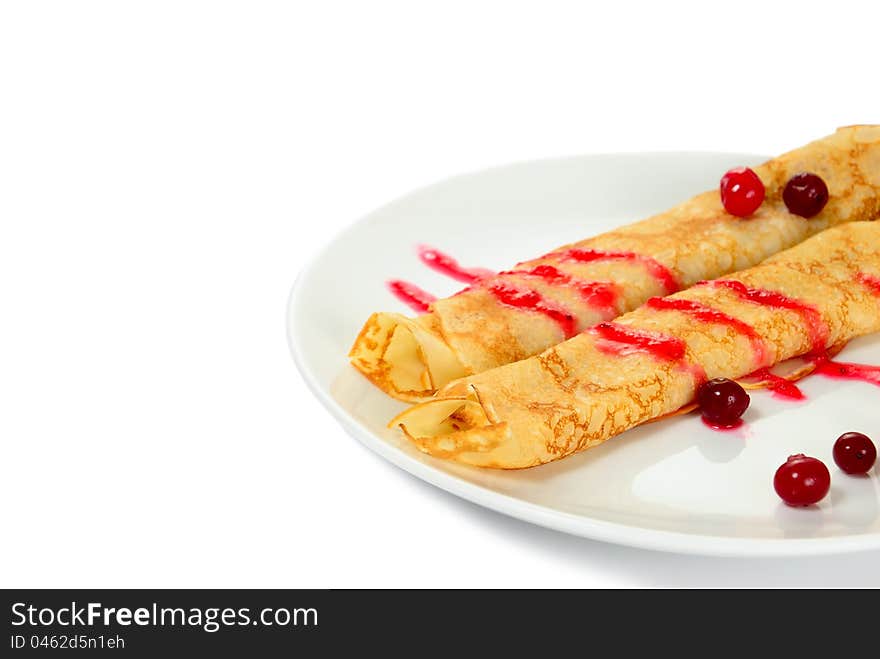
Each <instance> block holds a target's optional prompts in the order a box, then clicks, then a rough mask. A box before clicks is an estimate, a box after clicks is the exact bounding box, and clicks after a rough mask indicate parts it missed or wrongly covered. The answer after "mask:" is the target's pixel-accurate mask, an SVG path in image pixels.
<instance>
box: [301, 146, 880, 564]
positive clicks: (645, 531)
mask: <svg viewBox="0 0 880 659" xmlns="http://www.w3.org/2000/svg"><path fill="white" fill-rule="evenodd" d="M645 156H654V157H657V156H665V157H685V158H686V157H689V156H721V157H736V158H741V159H744V160H746V159H750V160H758V159H762V158H768V156H766V155H762V154H749V153H739V152H733V151H714V150H683V151H678V150H670V151H666V150H657V151H616V152H601V153H584V154H580V155H570V156H561V157H548V158H538V159H532V160H520V161H515V162H511V163H508V164H502V165H495V166H492V167H486V168H481V169H475V170H473V171H468V172H464V173H460V174H456V175H453V176H449V177H446V178H443V179H440V180H437V181H435V182H433V183H430V184H427V185H424V186H421V187H418V188H415V189H413V190H411V191H410V192H408V193H406V194H403V195H400V196H397V197H395V198H393V199H392V200H391V201H389V202H387V203H385V204H383V205H381V206H379V207H377V208H375V209H374V210H371V211H369V212H368V213H366V214H364V215H362V216H360V217H359V218H358V219H356V220H354V221H353V222H350V223H348V224H347V225H346V226H344V227H342V228H341V229H340V230H338V231H337V232H336V233H335V234H334V235H333V236H332V237H331V238H330V239H329V240H328V241H327V242H325V243H324V244H323V245H322V246H321V247H320V248H319V249H318V250H317V251H316V253H315V254H314V255H313V256H312V257H311V258H309V259H307V260H306V262H305V263H304V265H303V266H302V268H301V269H300V271H299V273H298V274H297V277H296V279H295V280H294V283H293V285H292V286H291V289H290V293H289V295H288V299H287V304H286V320H285V326H286V332H285V334H286V337H287V344H288V348H289V350H290V354H291V356H292V358H293V361H294V364H295V365H296V367H297V370H298V371H299V372H300V375H301V376H302V378H303V380H304V381H305V383H306V386H307V387H308V389H309V390H310V391H311V392H312V394H313V395H314V396H315V397H316V398H317V399H318V401H320V402H321V404H322V405H323V406H324V408H325V409H326V410H327V411H328V412H330V414H331V416H333V417H334V419H335V420H336V421H337V422H338V423H339V424H340V426H341V427H342V428H343V430H345V431H346V433H347V434H348V435H350V436H352V437H353V438H354V439H356V440H357V441H358V442H360V443H361V444H363V445H364V446H366V447H367V448H368V449H370V450H371V451H373V452H374V453H376V454H377V455H379V456H380V457H382V458H384V459H385V460H387V461H388V462H390V463H391V464H393V465H394V466H396V467H398V468H400V469H402V470H403V471H405V472H407V473H409V474H411V475H413V476H415V477H416V478H419V479H421V480H423V481H425V482H427V483H430V484H431V485H433V486H435V487H438V488H440V489H441V490H444V491H446V492H448V493H450V494H452V495H455V496H457V497H460V498H462V499H465V500H466V501H470V502H471V503H474V504H476V505H479V506H481V507H483V508H487V509H489V510H492V511H494V512H497V513H501V514H504V515H507V516H510V517H513V518H516V519H519V520H522V521H525V522H529V523H531V524H535V525H537V526H541V527H544V528H549V529H552V530H555V531H559V532H562V533H567V534H570V535H574V536H578V537H582V538H586V539H590V540H597V541H600V542H606V543H611V544H616V545H623V546H627V547H635V548H638V549H648V550H654V551H664V552H669V553H676V554H686V555H694V556H717V557H726V558H759V557H785V556H820V555H828V554H842V553H852V552H860V551H870V550H874V549H880V533H876V532H871V533H864V534H857V535H846V536H837V537H825V538H736V537H730V536H720V535H718V536H715V535H705V534H696V533H683V532H679V531H665V530H661V529H651V528H645V527H641V526H637V525H630V524H622V523H618V522H610V521H606V520H600V519H595V518H592V517H587V516H583V515H576V514H574V513H569V512H565V511H561V510H553V509H551V508H547V507H545V506H541V505H539V504H536V503H532V502H529V501H524V500H522V499H518V498H517V497H513V496H510V495H507V494H503V493H501V492H497V491H495V490H493V489H491V488H488V487H484V486H481V485H477V484H475V483H470V482H468V481H465V480H463V479H460V478H457V477H455V476H453V475H452V474H448V473H445V472H443V471H441V470H439V469H435V468H434V467H432V466H430V465H428V464H426V463H423V462H420V461H419V460H416V459H415V458H414V457H412V456H409V455H407V454H406V453H404V452H403V451H400V450H398V449H397V448H395V447H394V446H392V445H390V444H388V443H386V442H384V441H382V440H381V439H379V438H378V437H375V436H374V435H373V434H372V433H371V432H370V431H368V430H367V429H366V428H363V427H362V426H360V424H359V423H358V422H357V420H355V419H353V418H352V417H351V416H350V415H349V414H348V412H347V411H346V410H345V409H344V408H343V407H342V406H341V405H340V404H339V403H337V402H336V401H335V400H333V398H332V397H331V396H330V395H329V394H328V393H327V392H326V391H325V390H324V388H323V387H322V385H321V384H320V382H319V381H318V377H317V375H316V374H315V373H313V372H312V371H311V369H310V368H309V367H308V362H307V360H306V359H305V357H304V354H303V347H302V343H303V341H302V338H301V337H300V336H299V334H298V332H297V328H296V322H295V319H296V317H297V313H296V312H297V309H298V308H300V306H301V305H302V304H303V302H302V299H303V290H304V287H305V284H304V282H305V281H306V279H307V278H308V274H309V273H310V272H311V271H312V269H313V268H314V267H315V266H316V265H317V264H318V263H319V262H320V261H321V260H322V259H323V257H324V256H325V254H326V253H327V252H328V251H329V250H330V248H331V247H332V246H333V245H334V244H336V243H337V242H338V241H339V240H341V239H342V238H344V237H345V235H346V234H347V233H348V232H350V231H352V230H353V229H354V228H355V227H358V226H360V225H362V224H366V223H368V222H370V221H372V220H373V218H375V217H377V216H379V215H380V213H381V212H382V211H383V210H385V209H386V208H388V207H390V206H392V205H393V204H396V203H398V202H401V201H403V200H405V199H407V198H409V197H412V196H414V195H418V194H422V193H424V192H427V191H429V190H430V189H431V188H434V187H439V186H441V185H446V184H448V183H450V182H452V181H454V180H456V179H461V178H468V177H472V176H479V175H481V174H485V173H489V172H495V171H497V170H502V169H507V168H514V167H517V166H522V165H532V164H539V163H549V162H558V161H565V160H582V159H602V158H608V157H633V158H638V157H645Z"/></svg>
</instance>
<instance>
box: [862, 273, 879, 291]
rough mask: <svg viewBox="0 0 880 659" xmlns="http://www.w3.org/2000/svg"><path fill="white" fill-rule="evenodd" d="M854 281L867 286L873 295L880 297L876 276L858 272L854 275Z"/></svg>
mask: <svg viewBox="0 0 880 659" xmlns="http://www.w3.org/2000/svg"><path fill="white" fill-rule="evenodd" d="M856 279H858V280H859V282H860V283H862V284H864V285H865V286H867V287H868V288H869V289H870V290H871V292H872V293H873V294H874V295H877V296H880V277H878V276H877V275H869V274H868V273H866V272H860V273H859V274H857V275H856Z"/></svg>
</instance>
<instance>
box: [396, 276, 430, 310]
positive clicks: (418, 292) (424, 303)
mask: <svg viewBox="0 0 880 659" xmlns="http://www.w3.org/2000/svg"><path fill="white" fill-rule="evenodd" d="M387 286H388V290H389V291H391V293H392V295H394V297H396V298H397V299H398V300H400V301H401V302H403V303H404V304H405V305H407V306H408V307H409V308H410V309H412V310H413V311H415V312H417V313H425V312H426V311H428V309H429V308H430V306H431V303H432V302H434V301H435V300H436V299H437V298H436V297H435V296H433V295H431V294H430V293H428V292H427V291H423V290H422V289H421V288H419V287H418V286H416V285H415V284H410V283H409V282H408V281H401V280H400V279H392V280H391V281H389V282H388V283H387Z"/></svg>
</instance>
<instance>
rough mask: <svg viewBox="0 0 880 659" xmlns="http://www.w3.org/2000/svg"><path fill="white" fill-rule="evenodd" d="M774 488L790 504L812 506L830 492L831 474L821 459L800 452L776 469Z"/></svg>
mask: <svg viewBox="0 0 880 659" xmlns="http://www.w3.org/2000/svg"><path fill="white" fill-rule="evenodd" d="M773 489H775V490H776V494H778V495H779V496H780V497H781V498H782V500H783V501H785V503H787V504H788V505H789V506H810V505H812V504H814V503H818V502H819V501H821V500H822V499H823V498H824V497H825V495H826V494H828V490H829V489H831V474H830V473H829V472H828V467H826V466H825V464H824V463H823V462H822V461H821V460H817V459H816V458H808V457H807V456H805V455H804V454H803V453H798V454H797V455H791V456H789V458H788V460H786V461H785V464H784V465H782V466H781V467H779V469H777V470H776V475H775V476H774V477H773Z"/></svg>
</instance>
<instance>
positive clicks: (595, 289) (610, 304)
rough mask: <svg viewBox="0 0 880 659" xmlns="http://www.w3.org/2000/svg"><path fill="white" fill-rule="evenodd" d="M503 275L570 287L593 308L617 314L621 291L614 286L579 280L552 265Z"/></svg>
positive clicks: (538, 266)
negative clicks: (531, 278) (529, 278)
mask: <svg viewBox="0 0 880 659" xmlns="http://www.w3.org/2000/svg"><path fill="white" fill-rule="evenodd" d="M501 274H502V275H519V276H523V277H537V278H539V279H543V280H544V281H546V282H547V283H548V284H551V285H554V286H568V287H570V288H572V289H574V290H576V291H577V292H578V293H579V294H580V296H581V298H583V300H584V301H585V302H586V303H587V304H589V305H590V306H591V307H594V308H597V309H601V310H604V311H605V312H606V313H615V309H616V305H617V298H618V296H619V291H618V288H617V286H615V285H614V284H610V283H607V282H601V281H587V280H585V279H578V278H577V277H572V276H571V275H569V274H567V273H565V272H562V271H561V270H559V269H558V268H556V267H554V266H552V265H536V266H535V267H533V268H530V269H528V270H510V271H508V272H502V273H501Z"/></svg>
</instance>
